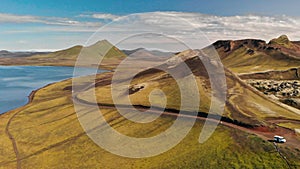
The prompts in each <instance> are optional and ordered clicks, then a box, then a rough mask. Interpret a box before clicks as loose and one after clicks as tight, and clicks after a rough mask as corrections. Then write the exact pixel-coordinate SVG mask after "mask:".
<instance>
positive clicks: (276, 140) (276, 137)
mask: <svg viewBox="0 0 300 169" xmlns="http://www.w3.org/2000/svg"><path fill="white" fill-rule="evenodd" d="M274 141H275V142H276V143H285V142H286V139H285V138H284V137H282V136H277V135H276V136H274Z"/></svg>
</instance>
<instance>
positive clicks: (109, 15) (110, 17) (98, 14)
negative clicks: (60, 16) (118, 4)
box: [78, 13, 120, 20]
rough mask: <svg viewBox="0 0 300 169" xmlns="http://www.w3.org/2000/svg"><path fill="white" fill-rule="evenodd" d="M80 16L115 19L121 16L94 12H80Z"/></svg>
mask: <svg viewBox="0 0 300 169" xmlns="http://www.w3.org/2000/svg"><path fill="white" fill-rule="evenodd" d="M78 17H81V18H94V19H103V20H114V19H117V18H119V17H120V16H118V15H113V14H110V13H93V14H80V15H78Z"/></svg>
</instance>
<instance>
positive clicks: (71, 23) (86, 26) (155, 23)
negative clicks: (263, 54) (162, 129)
mask: <svg viewBox="0 0 300 169" xmlns="http://www.w3.org/2000/svg"><path fill="white" fill-rule="evenodd" d="M78 17H80V18H78ZM87 18H94V19H89V21H85V19H87ZM101 20H104V21H101ZM110 20H114V21H113V22H112V23H109V24H108V25H104V23H107V21H110ZM99 21H100V22H99ZM28 22H29V23H41V24H42V25H43V26H36V27H32V28H29V27H26V28H23V27H22V28H18V27H15V28H12V29H11V28H10V29H9V30H6V31H2V33H3V32H5V33H10V34H14V33H19V34H22V33H23V34H26V33H28V32H31V33H35V32H37V33H43V32H45V33H46V32H61V33H67V32H71V33H75V32H76V39H74V40H72V38H68V37H67V36H64V38H62V39H61V40H60V43H59V44H58V43H57V41H53V42H52V41H51V40H47V42H48V43H49V44H48V46H46V47H45V46H41V48H63V47H64V46H62V45H63V44H64V43H65V44H68V46H70V45H72V43H73V44H75V43H77V44H78V43H81V44H84V43H85V40H87V39H89V38H90V37H86V36H89V35H88V34H86V33H87V32H88V33H94V32H95V31H96V30H98V29H99V28H100V29H99V32H98V33H96V34H95V35H94V37H93V38H92V39H91V41H90V42H89V43H94V42H96V41H98V40H102V39H108V40H109V41H111V42H112V43H114V44H118V43H119V42H121V44H120V43H119V44H120V46H121V47H122V48H126V47H128V48H137V47H141V46H139V45H143V43H144V44H145V43H147V42H148V43H149V44H153V46H155V47H160V46H161V47H165V46H167V42H170V38H171V39H172V38H175V39H178V40H183V41H184V42H187V43H188V45H190V46H192V47H193V48H201V47H203V46H205V45H209V44H211V43H213V42H214V41H216V40H220V39H244V38H255V39H264V40H270V39H272V38H275V37H277V36H279V35H281V34H286V35H288V36H289V37H290V39H292V40H300V17H289V16H258V15H245V16H213V15H205V14H199V13H184V12H152V13H144V14H139V15H129V16H116V15H113V14H105V13H88V14H81V15H79V16H77V17H76V16H75V17H73V19H72V18H71V19H70V18H63V17H40V16H30V15H13V14H3V13H2V14H1V13H0V23H19V24H22V23H28ZM101 26H103V27H101ZM151 32H152V33H158V34H159V33H161V34H166V35H168V36H170V37H169V39H168V38H166V39H165V40H163V39H162V38H161V37H159V38H158V39H159V40H157V43H156V44H155V38H157V37H155V36H153V37H147V38H145V37H142V38H140V39H138V38H137V37H128V36H130V35H136V34H143V33H151ZM77 36H78V37H77ZM79 36H80V38H79ZM126 38H127V39H126ZM64 39H65V40H64ZM124 39H125V41H122V40H124ZM128 39H135V42H134V41H130V43H129V44H127V45H125V44H126V41H127V42H128ZM175 41H176V40H175ZM30 43H31V42H30V41H28V43H27V44H30ZM32 43H33V42H32ZM89 43H88V44H89ZM38 45H39V44H36V46H38ZM31 46H34V44H31ZM24 47H26V46H25V45H24ZM35 48H38V47H35Z"/></svg>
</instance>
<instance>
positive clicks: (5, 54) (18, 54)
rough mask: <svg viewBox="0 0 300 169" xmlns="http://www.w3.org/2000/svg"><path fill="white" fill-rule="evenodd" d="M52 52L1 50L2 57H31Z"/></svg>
mask: <svg viewBox="0 0 300 169" xmlns="http://www.w3.org/2000/svg"><path fill="white" fill-rule="evenodd" d="M48 53H50V52H10V51H7V50H1V51H0V57H29V56H33V55H42V54H48Z"/></svg>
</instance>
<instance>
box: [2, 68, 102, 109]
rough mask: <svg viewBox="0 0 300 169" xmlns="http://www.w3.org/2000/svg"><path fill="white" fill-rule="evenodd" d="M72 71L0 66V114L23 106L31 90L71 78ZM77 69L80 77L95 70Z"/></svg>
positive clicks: (69, 69)
mask: <svg viewBox="0 0 300 169" xmlns="http://www.w3.org/2000/svg"><path fill="white" fill-rule="evenodd" d="M73 69H74V68H73V67H60V66H0V114H2V113H4V112H7V111H9V110H12V109H15V108H17V107H20V106H23V105H25V104H26V103H27V102H28V96H29V94H30V93H31V92H32V91H33V90H36V89H38V88H41V87H43V86H45V85H47V84H49V83H53V82H58V81H61V80H64V79H67V78H71V77H72V76H73ZM77 69H79V71H80V75H88V74H93V73H94V72H95V69H89V68H77ZM104 71H105V70H99V71H98V72H104Z"/></svg>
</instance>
